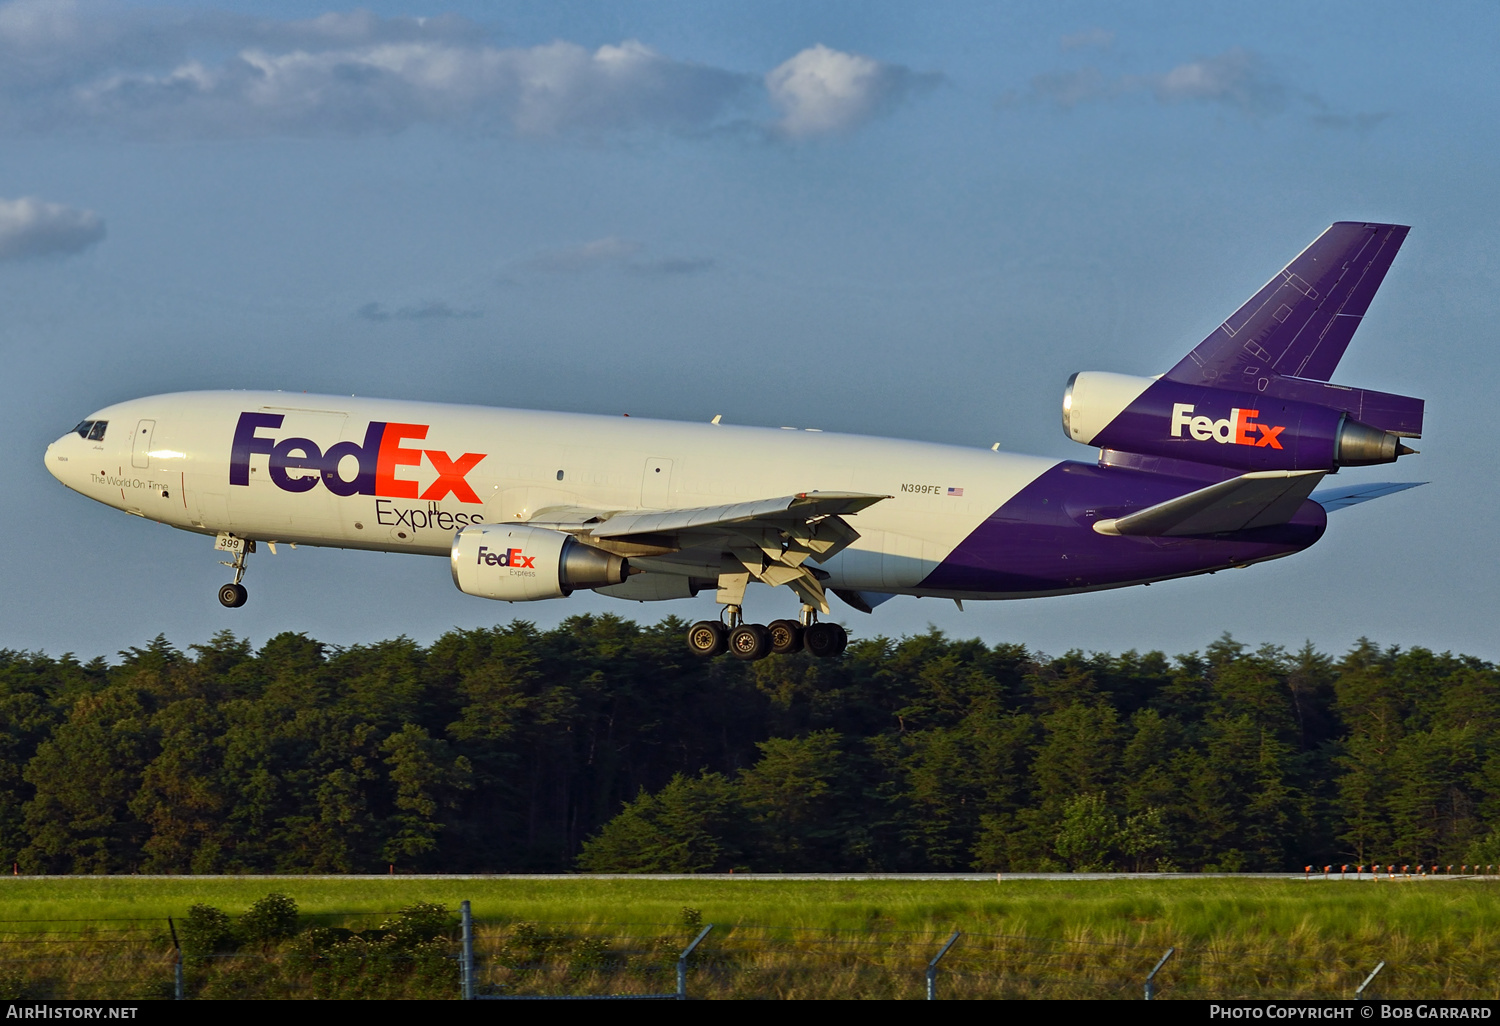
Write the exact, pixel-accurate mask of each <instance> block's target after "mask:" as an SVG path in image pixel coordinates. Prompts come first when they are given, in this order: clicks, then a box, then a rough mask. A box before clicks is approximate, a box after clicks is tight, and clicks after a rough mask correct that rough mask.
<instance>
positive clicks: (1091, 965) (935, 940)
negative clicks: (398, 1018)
mask: <svg viewBox="0 0 1500 1026" xmlns="http://www.w3.org/2000/svg"><path fill="white" fill-rule="evenodd" d="M467 904H468V903H467V902H465V903H463V906H465V907H461V908H460V910H459V913H458V915H454V914H453V912H452V911H451V910H448V911H447V912H446V913H445V919H444V921H443V923H442V929H441V931H440V933H438V934H437V935H430V934H428V935H424V934H423V933H422V932H421V931H415V932H413V931H410V930H407V931H405V932H403V929H402V918H401V917H402V913H384V914H354V913H350V914H330V915H319V916H303V917H300V919H299V922H298V924H297V928H296V932H295V933H294V934H293V935H291V936H287V937H282V938H277V939H273V940H263V941H259V942H239V943H238V944H236V945H234V946H233V950H229V949H228V945H227V943H226V944H221V945H220V946H219V949H217V950H196V951H195V950H194V949H193V947H192V944H191V943H189V944H187V945H184V943H183V940H184V938H183V937H182V936H181V933H182V926H183V924H182V923H181V921H166V922H163V921H161V920H150V919H111V920H90V921H86V922H81V921H50V922H44V921H9V922H0V999H5V1000H67V999H74V1000H78V999H96V1000H100V999H112V1000H151V999H160V1000H174V999H177V1000H192V999H223V998H238V999H258V998H264V999H318V998H372V999H391V998H427V999H434V998H452V999H463V998H469V999H473V1000H525V999H543V1000H545V999H563V998H572V999H579V998H582V999H595V1000H599V999H611V998H613V999H625V1000H643V999H724V998H729V999H733V998H758V999H766V998H772V999H774V998H786V999H798V998H824V999H826V998H885V999H919V1000H920V999H924V998H925V999H929V1000H930V999H963V998H984V999H996V998H1000V999H1026V998H1101V999H1137V1000H1138V999H1141V998H1148V999H1149V998H1153V997H1154V998H1157V999H1172V998H1179V999H1180V998H1192V999H1215V1000H1226V999H1236V998H1239V999H1314V998H1351V997H1358V998H1365V999H1370V998H1375V997H1380V998H1385V999H1399V998H1424V999H1434V998H1446V999H1496V998H1497V997H1500V973H1497V972H1496V969H1497V966H1496V962H1497V961H1500V955H1497V957H1496V958H1491V957H1488V956H1482V957H1481V956H1469V957H1463V958H1457V957H1456V958H1454V959H1451V960H1449V961H1445V962H1442V963H1423V962H1411V961H1402V960H1400V959H1399V958H1391V959H1390V960H1388V961H1381V962H1375V963H1372V961H1371V960H1368V959H1359V958H1349V959H1340V958H1337V957H1332V958H1330V957H1327V956H1326V955H1325V956H1320V957H1315V958H1314V957H1305V956H1297V955H1294V954H1285V955H1282V954H1278V953H1277V952H1276V951H1275V950H1273V949H1262V950H1259V951H1247V950H1244V949H1242V948H1231V947H1228V946H1215V945H1213V944H1207V945H1201V946H1196V947H1195V946H1192V945H1177V946H1171V947H1165V948H1164V947H1162V946H1159V945H1145V944H1132V943H1124V942H1121V943H1109V942H1104V941H1098V940H1086V939H1081V938H1069V937H1039V936H1029V935H1021V934H1006V933H995V932H985V931H983V930H974V931H970V930H965V929H963V927H962V925H961V924H959V925H954V926H952V927H946V926H945V927H943V928H940V929H939V928H934V929H931V930H922V931H896V930H881V929H869V930H855V931H832V930H808V929H790V928H779V927H768V926H760V925H756V924H750V923H735V924H710V923H705V922H702V921H701V918H700V917H698V916H697V915H696V914H695V913H694V912H693V910H691V909H685V910H684V915H683V918H682V920H681V921H680V922H677V923H670V924H662V923H642V924H603V923H562V922H551V923H543V922H517V921H499V920H491V919H481V918H477V917H471V916H470V915H468V909H467V907H466V906H467ZM427 921H428V922H429V923H431V921H432V917H431V915H430V908H429V910H428V919H427ZM199 940H200V941H201V938H199ZM1372 970H1373V971H1372Z"/></svg>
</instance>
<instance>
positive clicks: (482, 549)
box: [476, 545, 536, 570]
mask: <svg viewBox="0 0 1500 1026" xmlns="http://www.w3.org/2000/svg"><path fill="white" fill-rule="evenodd" d="M476 562H478V563H479V564H481V565H483V566H514V567H525V568H527V569H531V570H535V569H536V557H535V556H525V555H522V554H521V550H520V549H506V550H505V551H504V552H491V551H490V547H489V546H488V545H481V546H479V559H478V560H476Z"/></svg>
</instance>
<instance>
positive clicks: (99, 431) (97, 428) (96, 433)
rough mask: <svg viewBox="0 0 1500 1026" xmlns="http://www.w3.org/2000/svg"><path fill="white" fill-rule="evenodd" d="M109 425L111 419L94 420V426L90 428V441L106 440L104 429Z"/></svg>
mask: <svg viewBox="0 0 1500 1026" xmlns="http://www.w3.org/2000/svg"><path fill="white" fill-rule="evenodd" d="M107 427H109V421H107V420H96V421H94V426H93V427H92V428H90V429H89V441H91V442H102V441H104V429H105V428H107Z"/></svg>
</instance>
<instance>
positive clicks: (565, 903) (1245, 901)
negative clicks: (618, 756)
mask: <svg viewBox="0 0 1500 1026" xmlns="http://www.w3.org/2000/svg"><path fill="white" fill-rule="evenodd" d="M1497 888H1500V883H1496V882H1492V881H1479V880H1458V879H1454V880H1433V879H1427V880H1413V881H1399V880H1398V881H1394V882H1392V881H1381V882H1370V881H1368V880H1366V881H1364V882H1359V883H1356V882H1352V881H1346V882H1339V881H1336V880H1334V881H1326V882H1325V881H1321V880H1313V881H1311V882H1306V881H1301V880H1286V879H1276V880H1258V879H1245V878H1234V879H1207V878H1205V879H1195V878H1191V877H1188V878H1179V879H1166V880H1130V879H1121V880H1087V881H1084V880H1080V881H1068V880H1064V881H1052V880H1014V881H1011V880H1007V881H1004V882H996V881H994V880H993V879H991V880H986V881H904V880H894V881H893V880H870V881H844V882H829V881H766V880H757V881H749V880H729V879H725V878H723V877H705V878H703V879H694V880H652V879H627V880H590V879H578V880H558V879H550V880H529V879H526V878H523V877H510V878H489V879H476V880H440V879H426V878H421V877H394V878H391V879H371V878H346V879H327V878H281V879H278V880H263V879H259V880H256V879H252V880H246V879H236V878H216V879H193V878H186V879H180V880H178V879H149V880H148V879H132V878H129V877H78V878H69V879H28V878H25V877H22V878H19V879H16V878H13V879H11V880H6V881H0V920H4V923H3V925H0V935H4V937H6V938H7V939H13V940H14V939H18V935H21V934H25V933H27V932H31V931H33V930H37V931H40V930H45V931H46V932H48V933H50V934H51V935H52V937H54V938H57V937H58V936H59V934H66V933H68V932H72V931H77V932H79V933H80V934H81V935H84V936H87V935H88V934H89V933H92V932H94V931H96V930H100V929H109V930H110V931H111V932H113V929H114V928H124V927H128V926H130V925H131V924H128V923H125V922H120V920H138V921H140V928H141V929H142V931H143V932H150V933H152V934H154V935H155V936H157V937H160V936H161V927H162V926H163V925H164V924H163V921H164V920H165V918H166V917H167V916H168V915H171V916H174V917H181V916H183V915H185V914H186V912H187V910H188V907H189V906H191V905H193V904H196V903H204V904H210V905H215V906H217V907H219V908H222V909H223V910H224V911H225V912H227V913H229V914H230V915H232V916H233V915H238V914H239V913H241V912H243V911H244V910H245V909H246V908H247V907H248V906H249V905H250V904H251V902H253V901H255V900H256V899H258V898H261V897H263V896H264V895H265V894H266V893H268V892H270V891H273V890H274V891H281V892H284V893H286V894H289V895H291V896H292V897H293V898H294V899H295V900H296V901H297V903H298V905H299V907H300V909H301V910H302V911H303V912H304V913H306V914H308V915H320V916H321V915H327V916H330V917H331V918H329V919H326V920H323V922H326V923H333V922H337V921H338V920H337V917H348V918H345V919H343V921H342V923H343V925H348V926H352V927H354V928H356V929H358V928H360V924H361V923H373V922H374V921H375V920H374V919H373V918H371V916H372V914H375V913H387V912H392V911H394V910H396V909H399V908H401V907H403V906H406V905H410V904H413V903H415V902H437V903H441V904H444V905H446V906H448V907H449V908H451V909H456V908H457V906H458V902H459V901H460V900H462V899H468V900H470V901H471V902H472V906H473V911H474V915H475V917H476V919H477V920H478V921H479V933H480V946H481V948H483V949H485V950H489V951H492V952H495V953H497V954H496V955H495V957H494V959H493V960H492V961H493V962H494V964H495V965H497V966H498V965H500V964H501V962H503V961H504V959H503V958H501V957H500V955H499V954H498V953H499V952H502V951H504V950H507V945H510V946H511V947H512V948H513V947H514V945H515V944H516V943H518V942H517V941H516V940H515V938H516V936H518V934H516V930H517V929H518V927H517V924H522V923H529V924H537V926H536V927H527V928H525V929H530V930H533V931H535V930H536V929H540V930H542V931H543V933H544V934H546V935H547V936H550V937H552V938H554V940H552V941H548V942H547V944H544V945H543V946H542V947H541V948H537V949H536V950H538V951H541V950H543V949H544V948H545V950H546V951H550V952H551V953H552V955H551V956H549V957H554V958H555V960H556V961H557V965H558V966H560V967H561V968H559V969H557V971H556V973H554V977H555V978H552V977H547V979H550V980H551V982H550V983H548V984H546V985H547V986H552V987H555V986H563V985H565V986H567V987H573V988H576V987H580V986H586V984H585V983H584V982H580V981H581V980H582V979H583V977H582V976H580V971H579V969H578V966H579V965H582V964H585V963H581V962H579V961H578V957H579V956H577V955H576V951H578V950H583V949H581V948H577V943H578V942H577V938H580V937H585V936H592V937H595V938H598V940H596V941H594V942H591V943H595V944H596V946H598V951H604V950H606V949H608V947H609V945H611V944H613V945H615V946H616V947H617V948H619V949H620V950H624V947H622V945H626V941H625V940H623V938H627V937H633V938H635V939H636V940H635V941H632V942H631V943H636V942H639V941H640V939H641V938H654V940H652V941H651V943H652V944H655V945H657V948H659V949H660V950H661V951H665V950H666V949H668V948H672V947H673V946H674V945H678V944H680V943H681V942H682V940H683V939H684V935H685V934H687V933H690V932H691V931H689V930H687V928H686V927H685V926H684V922H683V910H684V908H690V909H695V910H698V912H700V913H701V917H702V921H703V922H704V923H713V924H715V925H716V928H717V930H718V933H717V934H716V936H717V937H719V938H722V940H721V942H720V943H721V944H725V945H729V946H730V947H733V945H734V944H738V949H737V950H738V951H739V952H740V953H739V954H738V955H737V956H735V957H736V958H737V959H738V961H737V962H736V963H735V965H736V966H737V967H738V969H741V970H745V971H744V972H740V973H739V975H738V976H736V977H735V979H736V980H738V981H739V982H738V983H736V984H735V986H734V987H731V986H730V985H729V984H725V987H726V988H728V989H723V988H721V989H722V992H723V993H724V995H725V996H729V995H730V994H731V993H747V992H746V991H743V990H742V989H740V990H736V989H735V988H736V987H743V986H749V983H747V982H746V980H747V979H748V977H746V975H745V973H746V972H748V969H746V968H745V967H747V966H749V965H751V964H752V963H753V962H754V958H753V957H752V955H753V953H754V952H755V951H762V950H763V951H765V952H771V951H772V949H775V951H776V952H779V954H777V955H776V957H775V958H772V957H771V955H770V954H767V955H766V958H765V959H762V961H764V962H765V966H764V968H763V969H761V970H757V972H758V973H759V975H758V976H755V979H754V980H751V981H750V982H753V983H755V984H756V986H762V987H765V986H772V983H771V982H770V981H771V980H772V979H773V977H775V979H777V980H780V981H781V982H779V983H775V984H774V986H773V990H774V991H775V993H777V994H780V995H782V996H798V995H797V989H798V987H801V988H803V990H804V991H806V988H807V987H809V986H812V985H813V981H812V980H810V979H809V974H810V973H812V970H811V969H809V970H808V971H807V972H804V974H803V976H801V977H798V976H796V975H795V974H792V975H790V976H788V975H786V972H783V970H787V972H789V971H790V970H789V968H788V967H789V966H790V965H791V961H792V960H795V957H796V956H797V953H798V952H800V953H801V955H802V957H803V962H805V963H806V964H807V965H808V966H816V965H824V966H833V965H834V964H835V963H837V964H838V965H840V966H847V965H854V964H855V963H858V964H860V965H874V964H876V963H881V964H884V963H883V962H882V961H881V960H882V958H885V956H880V957H874V956H872V955H870V954H869V952H870V951H873V949H872V948H870V947H869V945H870V944H871V943H874V942H876V941H878V943H880V944H884V945H886V948H885V949H882V950H886V949H888V950H889V951H897V949H899V952H900V954H899V958H897V961H899V962H900V963H901V964H902V965H903V966H907V964H908V963H910V964H911V965H917V966H920V965H921V964H922V963H923V962H925V959H926V958H927V957H930V954H931V953H932V952H935V951H936V948H937V947H938V946H939V945H940V943H941V941H942V940H943V939H944V938H945V937H946V936H947V935H948V934H949V933H951V932H952V931H953V930H961V931H963V932H964V934H965V935H966V938H965V941H964V943H963V944H961V945H959V946H957V947H956V948H955V949H954V954H953V955H952V956H951V958H950V960H949V961H948V962H946V963H945V967H948V968H950V969H951V972H952V974H953V980H954V981H955V982H954V983H953V984H952V986H953V987H954V988H955V989H957V990H958V991H963V990H964V988H965V985H964V984H963V982H962V981H963V980H966V979H968V980H974V981H977V980H980V979H981V978H984V979H987V980H990V981H991V983H988V984H986V985H985V987H986V988H988V989H984V990H983V993H984V994H985V995H986V996H993V995H995V994H997V993H999V994H1002V995H1004V996H1047V995H1056V994H1064V993H1066V994H1075V993H1078V991H1077V988H1078V987H1080V986H1084V985H1085V984H1087V986H1090V987H1094V988H1096V989H1098V988H1104V990H1106V991H1109V992H1111V993H1113V992H1114V991H1115V990H1121V989H1122V988H1123V989H1124V990H1127V991H1130V992H1132V993H1135V994H1138V993H1139V987H1138V983H1139V980H1140V979H1141V977H1142V976H1143V974H1144V971H1145V970H1144V969H1143V968H1142V967H1143V966H1144V967H1145V968H1146V969H1149V966H1150V965H1151V964H1154V961H1155V959H1156V957H1158V956H1159V954H1160V953H1161V952H1162V951H1164V950H1165V949H1166V948H1168V947H1176V948H1177V949H1178V955H1177V956H1176V957H1175V958H1174V960H1173V962H1172V963H1169V967H1168V969H1166V970H1164V971H1163V977H1162V982H1163V984H1164V987H1163V996H1164V997H1165V996H1168V994H1169V992H1170V991H1171V990H1172V989H1173V988H1174V987H1175V989H1176V992H1177V993H1179V994H1187V993H1192V994H1193V995H1194V996H1200V997H1201V996H1209V995H1222V996H1233V995H1235V994H1238V995H1240V996H1251V995H1265V996H1293V995H1301V996H1330V995H1335V994H1347V993H1348V992H1349V991H1350V990H1352V988H1353V986H1355V985H1357V983H1358V980H1359V979H1360V978H1362V975H1363V973H1365V972H1367V971H1368V969H1369V968H1370V967H1372V966H1373V965H1374V964H1375V963H1376V962H1379V961H1385V962H1387V963H1388V964H1389V966H1390V969H1389V970H1388V971H1387V973H1386V975H1385V976H1384V977H1383V978H1382V988H1383V989H1382V990H1381V993H1382V995H1383V996H1390V997H1395V996H1398V995H1403V996H1417V997H1437V996H1450V997H1458V996H1464V997H1490V998H1493V997H1496V996H1500V983H1497V982H1496V981H1497V980H1500V943H1497V941H1500V900H1497V898H1500V889H1497ZM43 920H46V921H48V922H45V923H43V922H42V921H43ZM106 920H113V921H114V922H113V923H106V922H104V921H106ZM153 921H154V922H153ZM526 936H531V934H527V935H526ZM570 937H571V938H574V939H573V940H568V939H567V938H570ZM731 938H734V939H736V940H734V942H733V943H731ZM861 938H865V939H861ZM871 938H873V939H875V940H874V941H872V940H871ZM880 938H884V940H880ZM527 943H533V942H532V941H527ZM830 944H834V945H844V947H842V948H838V950H837V951H835V950H834V948H831V947H829V945H830ZM859 944H863V945H865V948H864V949H861V950H863V951H865V952H866V953H865V954H862V955H859V956H858V957H857V958H856V957H855V955H854V954H851V953H852V952H854V951H855V948H854V947H852V946H851V945H853V946H857V945H859ZM548 945H550V946H548ZM569 945H573V947H569ZM600 945H602V946H600ZM534 946H535V945H534ZM590 950H594V949H590ZM653 950H656V949H653ZM724 950H726V951H727V950H729V947H726V948H725V949H724ZM570 951H571V952H575V954H573V955H569V954H568V952H570ZM590 957H591V958H594V962H587V963H586V964H588V965H593V964H595V963H596V962H598V958H599V957H602V956H599V955H598V954H597V952H596V953H595V955H592V956H590ZM893 957H894V956H893ZM569 958H571V959H572V961H571V962H570V961H568V959H569ZM777 959H780V961H777ZM819 959H822V961H821V962H819V961H818V960H819ZM830 960H831V961H830ZM885 961H886V962H889V959H888V958H886V959H885ZM966 967H967V968H966ZM839 971H840V972H844V973H845V976H843V977H839V978H840V979H844V980H845V981H846V982H847V983H848V985H849V986H855V983H854V982H852V981H854V980H855V979H856V976H854V975H848V973H849V972H850V971H851V970H839ZM901 972H902V973H904V974H905V975H899V974H898V976H899V980H898V982H899V986H897V987H896V989H895V990H890V989H889V987H887V989H886V990H885V991H881V990H880V989H879V988H875V989H874V990H857V991H847V992H846V993H847V995H848V996H856V994H863V993H869V994H871V995H872V996H873V995H875V994H876V993H882V994H886V995H887V996H901V995H902V994H905V993H906V990H907V989H909V988H910V987H918V988H919V987H920V985H921V977H920V973H913V972H911V971H909V970H908V969H907V968H903V969H902V970H901ZM966 972H967V974H968V975H966ZM776 973H782V975H781V976H776ZM768 974H769V975H768ZM997 974H998V975H997ZM751 975H755V974H751ZM813 975H821V976H822V977H826V978H827V979H823V980H821V981H820V982H818V983H817V986H819V987H822V988H823V990H821V991H818V992H819V993H821V994H825V996H826V995H827V993H828V992H827V987H828V986H831V983H829V982H828V981H829V980H831V979H832V978H833V975H835V974H834V973H833V970H831V969H830V970H829V971H828V972H825V973H821V974H813ZM544 976H545V974H543V975H542V976H538V975H537V974H536V973H533V974H532V975H531V976H529V977H526V978H527V979H530V980H532V981H533V983H534V984H535V985H538V986H540V985H541V983H540V982H538V981H542V980H543V977H544ZM1001 977H1004V981H1005V982H1004V984H1003V986H1002V985H1001V984H1000V983H995V982H994V981H996V980H1000V979H1001ZM727 978H728V977H726V979H727ZM882 978H883V979H884V978H885V977H882ZM497 979H498V977H497ZM507 979H510V977H507ZM601 979H602V978H601ZM859 979H861V980H863V979H864V977H859ZM890 979H897V977H890ZM799 980H800V982H798V981H799ZM1027 981H1030V982H1029V983H1028V982H1027ZM992 984H993V985H992ZM598 985H599V986H600V987H604V988H605V989H610V988H613V989H619V988H620V987H621V986H622V984H621V983H620V982H619V980H618V979H614V978H613V977H611V978H610V980H603V981H602V982H600V983H599V984H598ZM643 985H644V984H643ZM858 986H859V987H868V986H873V984H868V985H867V984H866V983H860V984H858ZM883 986H884V985H883ZM890 986H896V984H890ZM974 986H978V984H977V983H975V984H974ZM997 986H998V987H1000V990H998V991H997V990H996V989H995V987H997ZM1070 987H1071V988H1073V989H1071V990H1070V989H1068V988H1070ZM1007 988H1008V989H1007ZM1059 988H1061V989H1059ZM814 989H816V987H815V988H814ZM978 994H979V991H975V995H976V996H978ZM955 996H958V995H957V994H956V995H955Z"/></svg>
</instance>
